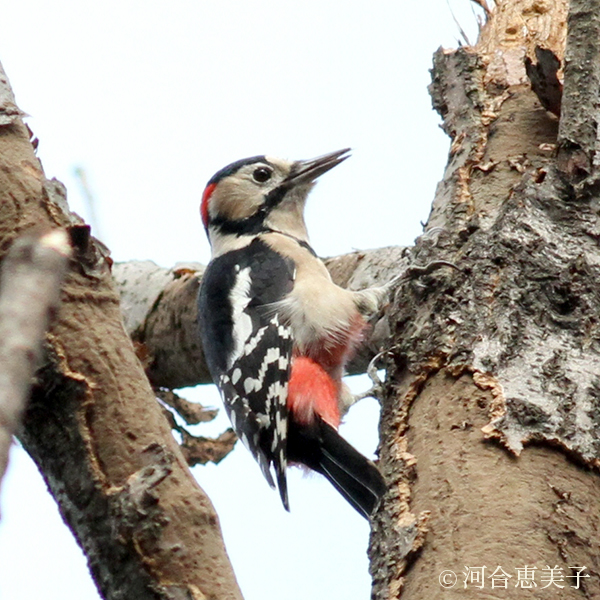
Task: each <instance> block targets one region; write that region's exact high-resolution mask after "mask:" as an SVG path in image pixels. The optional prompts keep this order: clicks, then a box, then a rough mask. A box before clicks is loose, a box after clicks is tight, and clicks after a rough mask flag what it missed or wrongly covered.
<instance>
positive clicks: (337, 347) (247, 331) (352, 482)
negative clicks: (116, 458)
mask: <svg viewBox="0 0 600 600" xmlns="http://www.w3.org/2000/svg"><path fill="white" fill-rule="evenodd" d="M346 158H348V149H344V150H340V151H337V152H332V153H330V154H326V155H324V156H321V157H319V158H315V159H312V160H299V161H287V160H282V159H277V158H272V157H267V156H254V157H252V158H246V159H243V160H239V161H237V162H234V163H232V164H230V165H228V166H226V167H225V168H223V169H221V170H220V171H219V172H218V173H216V174H215V175H214V176H213V177H212V178H211V179H210V180H209V182H208V184H207V186H206V189H205V190H204V194H203V197H202V205H201V215H202V222H203V224H204V228H205V229H206V232H207V235H208V238H209V241H210V245H211V249H212V259H211V261H210V263H209V265H208V267H207V269H206V271H205V273H204V277H203V280H202V285H201V289H200V294H199V299H198V302H199V315H200V330H201V335H202V342H203V346H204V352H205V356H206V361H207V364H208V367H209V370H210V372H211V374H212V377H213V379H214V381H215V383H216V384H217V386H218V388H219V390H220V392H221V395H222V397H223V400H224V404H225V407H226V410H227V413H228V415H229V417H230V419H231V422H232V425H233V428H234V430H235V431H236V433H237V435H238V436H239V438H240V439H241V440H242V442H243V443H244V444H245V445H246V446H247V447H248V448H249V449H250V451H251V452H252V454H253V455H254V457H255V458H256V460H257V461H258V464H259V465H260V468H261V469H262V472H263V475H264V476H265V478H266V479H267V481H268V482H269V484H270V485H271V486H272V487H275V483H276V484H277V487H278V489H279V493H280V495H281V500H282V502H283V505H284V506H285V508H286V509H288V510H289V502H288V492H287V484H286V468H287V466H288V464H300V465H305V466H307V467H309V468H310V469H312V470H314V471H317V472H318V473H321V474H322V475H324V476H325V477H326V478H327V479H328V480H329V481H330V482H331V483H332V484H333V485H334V487H335V488H336V489H337V490H338V491H339V492H340V493H341V494H342V495H343V496H344V498H346V500H348V502H350V504H351V505H352V506H353V507H354V508H355V509H356V510H357V511H358V512H359V513H361V514H362V515H363V516H365V517H367V518H368V517H369V516H370V515H371V513H372V512H373V510H374V509H375V507H376V505H377V504H378V502H379V500H380V499H381V497H382V495H383V494H384V492H385V489H386V487H385V483H384V480H383V477H382V476H381V474H380V472H379V470H378V469H377V467H376V465H375V464H374V463H373V462H372V461H370V460H368V459H367V458H365V457H364V456H363V455H362V454H360V453H359V452H358V451H357V450H355V449H354V448H353V447H352V446H351V445H350V444H349V443H348V442H346V441H345V440H344V439H343V438H342V437H341V436H340V435H339V433H338V431H337V429H338V426H339V424H340V418H341V414H342V413H343V410H344V406H347V405H348V404H350V403H351V401H350V398H351V394H350V391H349V390H348V388H347V386H346V385H345V384H344V383H343V381H342V376H343V375H344V369H345V366H346V364H347V362H348V360H349V359H350V358H351V357H352V355H353V353H354V352H355V349H356V348H357V346H358V345H359V344H360V343H361V341H362V339H363V336H364V333H365V330H366V328H367V323H368V320H369V318H370V316H372V315H373V314H374V313H375V312H377V311H378V310H379V308H380V306H381V303H382V302H384V301H385V300H386V298H387V295H388V288H386V287H378V288H371V289H367V290H362V291H349V290H346V289H343V288H341V287H339V286H338V285H336V284H335V283H333V282H332V280H331V277H330V275H329V273H328V271H327V269H326V268H325V265H324V264H323V262H322V261H321V260H320V259H319V258H318V257H317V255H316V253H315V251H314V250H313V249H312V247H311V246H310V243H309V238H308V233H307V230H306V225H305V222H304V206H305V203H306V199H307V196H308V194H309V192H310V191H311V189H312V188H313V186H314V183H315V180H316V179H317V178H318V177H319V176H320V175H322V174H323V173H325V172H326V171H329V170H330V169H332V168H333V167H335V166H336V165H339V164H340V163H341V162H342V161H343V160H345V159H346Z"/></svg>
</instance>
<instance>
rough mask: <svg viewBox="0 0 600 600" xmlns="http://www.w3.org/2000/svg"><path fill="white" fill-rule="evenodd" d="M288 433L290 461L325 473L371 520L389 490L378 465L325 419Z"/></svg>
mask: <svg viewBox="0 0 600 600" xmlns="http://www.w3.org/2000/svg"><path fill="white" fill-rule="evenodd" d="M288 435H289V437H288V458H289V460H290V461H291V462H299V463H302V464H304V465H306V466H307V467H309V468H311V469H312V470H313V471H317V472H318V473H321V474H322V475H324V476H325V477H326V478H327V479H328V480H329V482H330V483H331V484H332V485H333V486H334V487H335V489H336V490H337V491H338V492H340V494H341V495H342V496H343V497H344V498H345V499H346V500H347V501H348V502H349V503H350V504H351V505H352V506H353V507H354V508H355V509H356V510H357V511H358V512H359V513H360V514H361V515H363V517H365V518H367V519H368V518H369V517H370V516H371V514H372V513H373V511H374V510H375V507H376V506H377V504H378V503H379V500H380V499H381V497H382V496H383V494H384V493H385V490H386V486H385V482H384V480H383V477H382V476H381V473H380V472H379V469H378V468H377V467H376V466H375V464H374V463H373V462H372V461H370V460H369V459H367V458H366V457H364V456H363V455H362V454H361V453H360V452H358V450H356V449H355V448H354V447H353V446H351V445H350V444H349V443H348V442H347V441H346V440H345V439H344V438H343V437H341V436H340V434H339V433H338V432H337V431H336V430H335V429H334V428H333V427H331V426H330V425H328V424H327V423H325V422H324V421H322V420H321V419H318V418H317V421H316V422H315V424H314V425H312V426H311V427H303V428H299V427H294V428H290V432H289V434H288Z"/></svg>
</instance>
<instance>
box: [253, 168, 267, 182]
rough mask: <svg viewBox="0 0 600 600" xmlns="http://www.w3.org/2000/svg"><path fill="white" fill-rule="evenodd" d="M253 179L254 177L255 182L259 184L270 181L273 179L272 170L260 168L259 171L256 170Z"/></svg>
mask: <svg viewBox="0 0 600 600" xmlns="http://www.w3.org/2000/svg"><path fill="white" fill-rule="evenodd" d="M252 177H254V181H258V183H264V182H265V181H269V179H271V169H267V167H258V168H257V169H254V173H252Z"/></svg>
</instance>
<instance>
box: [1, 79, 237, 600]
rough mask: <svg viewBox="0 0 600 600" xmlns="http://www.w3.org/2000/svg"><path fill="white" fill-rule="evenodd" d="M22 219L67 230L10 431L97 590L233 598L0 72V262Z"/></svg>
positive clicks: (148, 396)
mask: <svg viewBox="0 0 600 600" xmlns="http://www.w3.org/2000/svg"><path fill="white" fill-rule="evenodd" d="M33 227H41V228H48V229H53V228H60V229H65V230H66V231H68V233H69V235H70V238H71V242H72V245H73V246H74V258H73V260H72V262H71V265H70V269H69V271H68V274H67V276H66V281H65V284H64V286H63V289H62V294H61V301H62V303H61V306H60V310H59V312H58V314H57V316H56V318H55V319H54V322H53V325H52V327H51V329H50V331H49V333H48V334H47V359H46V363H45V365H44V366H43V367H42V369H41V370H40V371H39V373H38V380H37V382H36V385H35V388H34V392H33V395H32V398H31V402H30V405H29V408H28V410H27V412H26V414H25V417H24V425H23V428H22V431H21V433H20V438H21V440H22V441H23V444H24V446H25V448H26V449H27V451H28V452H29V453H30V454H31V456H32V457H33V459H34V460H35V461H36V463H37V465H38V466H39V468H40V470H41V471H42V474H43V476H44V478H45V480H46V482H47V484H48V486H49V488H50V490H51V492H52V494H53V496H54V497H55V499H56V500H57V502H58V505H59V508H60V511H61V513H62V515H63V517H64V519H65V521H66V522H67V523H68V525H69V526H70V528H71V529H72V530H73V532H74V534H75V536H76V538H77V540H78V542H79V544H80V545H81V546H82V547H83V549H84V551H85V553H86V555H87V557H88V561H89V566H90V569H91V571H92V574H93V576H94V579H95V581H96V584H97V586H98V588H99V590H100V593H101V594H102V595H103V597H105V598H107V599H117V598H119V599H120V598H135V599H136V600H137V599H140V600H141V599H145V598H148V599H150V598H152V599H158V598H163V599H166V598H169V599H175V598H177V599H179V598H181V599H183V598H186V599H189V598H194V599H205V598H211V599H216V598H218V599H219V600H220V599H231V600H233V599H239V598H241V594H240V592H239V589H238V587H237V583H236V581H235V577H234V575H233V572H232V570H231V567H230V565H229V562H228V558H227V555H226V553H225V549H224V546H223V542H222V539H221V534H220V528H219V523H218V519H217V516H216V513H215V511H214V509H213V507H212V505H211V503H210V501H209V500H208V498H207V497H206V496H205V495H204V493H203V492H202V491H201V490H200V488H199V487H198V485H197V484H196V482H195V481H194V479H193V477H192V476H191V474H190V472H189V470H188V468H187V465H186V463H185V460H184V458H183V456H182V454H181V452H180V450H179V447H178V446H177V444H176V443H175V441H174V439H173V437H172V435H171V430H170V427H169V424H168V422H167V420H166V419H165V418H164V416H163V414H162V410H161V408H160V406H159V404H158V403H157V402H156V400H155V397H154V394H153V393H152V389H151V387H150V385H149V383H148V380H147V378H146V376H145V375H144V372H143V369H142V366H141V364H140V362H139V360H138V359H137V357H136V355H135V353H134V349H133V346H132V343H131V340H130V339H129V337H128V336H127V334H126V332H125V329H124V327H123V323H122V317H121V313H120V309H119V297H118V294H117V292H116V290H115V289H114V286H113V282H112V277H111V275H110V268H109V267H110V261H109V259H108V258H107V256H106V254H105V252H104V250H103V248H102V246H101V245H100V244H98V243H97V242H96V241H95V240H94V239H93V238H91V237H90V236H89V228H87V227H86V226H85V225H84V224H82V223H81V222H79V221H78V219H77V218H76V217H75V216H74V215H71V213H69V210H68V206H67V204H66V200H65V197H64V190H63V188H62V186H61V185H60V184H59V183H58V182H55V181H47V180H46V179H45V177H44V174H43V172H42V169H41V166H40V164H39V161H38V160H37V158H36V157H35V155H34V148H33V146H32V143H31V141H30V132H29V131H28V129H27V128H26V127H25V126H24V125H23V123H22V122H21V120H20V113H19V111H18V109H16V107H15V106H14V100H13V99H12V93H11V92H10V88H9V86H8V82H7V79H6V77H5V76H4V73H3V72H1V69H0V258H4V255H5V254H6V252H7V250H8V249H9V248H10V246H11V244H12V243H13V242H14V240H15V239H16V238H17V236H19V235H21V234H22V233H23V232H25V231H29V230H30V229H32V228H33ZM142 415H143V418H142Z"/></svg>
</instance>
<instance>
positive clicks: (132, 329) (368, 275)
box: [113, 247, 409, 389]
mask: <svg viewBox="0 0 600 600" xmlns="http://www.w3.org/2000/svg"><path fill="white" fill-rule="evenodd" d="M408 261H409V254H408V252H407V249H404V248H400V247H390V248H379V249H377V250H368V251H356V252H352V253H350V254H345V255H343V256H338V257H334V258H329V259H326V261H325V262H326V265H327V267H328V269H329V271H330V273H331V275H332V278H333V280H334V281H335V282H336V283H338V284H339V285H342V286H344V287H349V288H351V289H362V288H365V287H370V286H375V285H383V284H385V283H386V282H387V281H389V280H390V279H392V277H393V276H394V275H396V274H398V273H399V272H402V271H403V270H404V269H405V268H406V266H407V265H408ZM203 272H204V267H203V266H202V265H200V264H197V263H186V264H180V265H176V266H175V267H173V268H172V269H165V268H162V267H159V266H157V265H155V264H154V263H152V262H151V261H131V262H126V263H117V264H115V265H114V267H113V276H114V278H115V281H116V285H117V287H118V289H119V292H120V295H121V307H122V310H123V318H124V321H125V327H126V329H127V331H128V333H129V334H130V336H131V337H132V339H133V340H134V343H135V344H136V351H137V353H138V356H139V358H140V360H141V361H142V363H143V364H144V367H145V369H146V373H147V374H148V377H149V378H150V381H151V382H152V384H153V385H154V386H156V387H164V388H169V389H176V388H181V387H187V386H193V385H198V384H200V383H210V382H211V379H210V375H209V373H208V369H207V367H206V364H205V362H204V355H203V353H202V347H201V344H200V342H199V333H198V315H197V301H196V298H197V295H198V288H199V286H200V279H201V277H202V273H203ZM388 339H389V327H388V325H387V317H386V315H385V313H384V314H382V315H380V316H379V317H378V319H377V320H376V321H375V322H374V323H373V325H372V328H371V335H370V337H369V339H368V340H366V343H365V344H364V345H363V347H362V348H361V350H360V351H359V353H358V354H357V356H356V357H355V358H354V360H353V361H352V362H351V364H350V366H349V367H350V368H349V371H350V372H351V373H359V372H363V373H364V372H365V370H366V368H367V366H368V364H369V361H370V360H371V358H373V356H375V354H377V352H379V351H380V350H381V349H382V348H383V347H385V345H386V344H387V342H388Z"/></svg>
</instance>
